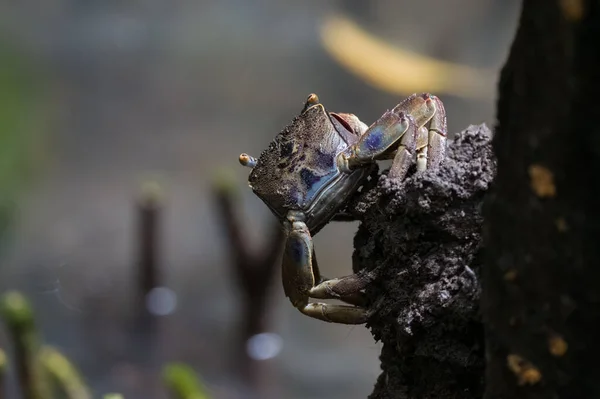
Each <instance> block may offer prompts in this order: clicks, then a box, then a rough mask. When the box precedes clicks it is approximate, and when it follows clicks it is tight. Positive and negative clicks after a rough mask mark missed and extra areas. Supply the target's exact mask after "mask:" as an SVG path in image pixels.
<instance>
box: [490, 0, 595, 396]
mask: <svg viewBox="0 0 600 399" xmlns="http://www.w3.org/2000/svg"><path fill="white" fill-rule="evenodd" d="M598 40H600V2H598V1H591V0H589V1H585V0H581V1H566V0H564V1H547V0H525V1H524V2H523V8H522V16H521V20H520V27H519V30H518V32H517V36H516V38H515V41H514V43H513V46H512V48H511V51H510V56H509V59H508V61H507V63H506V65H505V67H504V69H503V71H502V74H501V80H500V86H499V90H500V91H499V103H498V127H497V129H496V135H495V138H494V142H493V145H494V151H495V154H496V156H497V160H498V175H497V178H496V181H495V183H494V189H493V190H492V192H491V195H490V197H489V198H488V201H486V206H485V218H486V237H485V246H486V263H485V268H484V273H483V302H482V312H483V315H484V321H485V323H486V340H487V342H486V349H487V352H488V354H487V357H488V364H487V368H486V391H485V397H486V398H489V399H491V398H517V399H518V398H581V397H586V398H598V397H600V367H598V359H600V306H599V305H600V290H599V284H600V267H599V264H600V245H599V244H598V240H599V238H600V206H599V205H598V204H600V202H599V201H600V199H599V198H600V197H599V194H600V125H599V124H598V122H597V120H598V113H599V112H600V95H599V93H600V44H599V43H600V42H599V41H598Z"/></svg>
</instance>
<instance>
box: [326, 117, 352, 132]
mask: <svg viewBox="0 0 600 399" xmlns="http://www.w3.org/2000/svg"><path fill="white" fill-rule="evenodd" d="M331 116H333V117H334V118H335V120H336V121H338V122H339V123H340V124H341V125H342V126H344V127H345V128H346V130H348V131H349V132H354V129H352V127H351V126H350V124H349V123H348V122H346V120H345V119H344V118H342V117H341V116H339V115H338V114H334V113H332V114H331Z"/></svg>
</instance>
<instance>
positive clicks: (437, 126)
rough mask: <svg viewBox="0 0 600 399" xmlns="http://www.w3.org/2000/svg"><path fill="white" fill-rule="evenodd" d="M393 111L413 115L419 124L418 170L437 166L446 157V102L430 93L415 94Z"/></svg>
mask: <svg viewBox="0 0 600 399" xmlns="http://www.w3.org/2000/svg"><path fill="white" fill-rule="evenodd" d="M393 111H395V112H404V113H406V114H409V115H411V116H412V117H413V118H414V120H415V123H416V124H417V128H418V134H417V170H418V171H423V170H425V169H429V168H432V167H437V166H438V165H439V164H440V163H441V161H442V160H443V158H444V152H445V151H444V150H445V145H446V131H447V128H446V110H445V109H444V104H442V102H441V101H440V99H439V98H438V97H436V96H434V95H432V94H429V93H421V94H419V95H417V94H413V95H411V96H410V97H408V98H406V99H405V100H404V101H402V102H401V103H400V104H398V105H397V106H396V107H394V109H393Z"/></svg>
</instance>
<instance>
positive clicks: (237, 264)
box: [213, 175, 283, 388]
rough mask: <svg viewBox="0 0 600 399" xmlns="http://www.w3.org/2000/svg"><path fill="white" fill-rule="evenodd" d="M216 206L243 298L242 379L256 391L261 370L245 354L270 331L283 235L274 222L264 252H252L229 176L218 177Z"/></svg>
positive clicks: (215, 195)
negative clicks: (272, 295) (272, 291)
mask: <svg viewBox="0 0 600 399" xmlns="http://www.w3.org/2000/svg"><path fill="white" fill-rule="evenodd" d="M213 192H214V197H215V202H216V205H217V207H218V210H219V214H220V216H221V219H222V221H223V224H224V226H225V230H226V234H227V237H228V240H229V244H230V246H231V256H232V262H231V266H232V269H233V276H234V278H235V281H236V283H237V286H238V288H239V289H240V291H241V293H242V295H243V298H242V302H243V303H242V310H241V311H242V323H243V326H242V329H241V331H240V342H239V351H240V356H241V359H239V360H238V365H239V367H240V370H241V373H242V376H243V377H244V378H245V379H246V381H247V382H248V384H249V386H251V387H254V388H257V387H258V385H259V383H258V377H259V373H260V371H259V370H260V368H259V367H258V364H256V360H254V359H252V358H251V357H250V356H249V355H248V353H247V350H246V344H247V342H248V339H250V338H251V337H253V336H255V335H256V334H259V333H262V332H265V330H266V329H267V314H268V294H269V289H268V288H269V287H270V286H271V283H272V281H273V277H274V276H275V268H276V265H277V261H278V260H279V257H280V255H281V250H282V247H283V245H282V244H283V231H282V229H281V225H280V224H279V223H278V222H275V221H274V222H273V227H272V229H271V235H270V237H269V241H268V242H267V244H266V245H264V246H263V247H262V248H258V249H256V248H250V247H249V245H248V241H247V240H246V238H245V233H246V232H247V231H248V230H250V229H246V228H244V224H243V223H241V222H240V220H239V209H240V208H241V205H240V204H239V202H238V201H239V192H238V191H237V184H236V183H235V182H234V181H233V179H231V178H229V177H228V176H225V175H221V176H219V177H218V178H217V179H216V181H215V184H214V185H213Z"/></svg>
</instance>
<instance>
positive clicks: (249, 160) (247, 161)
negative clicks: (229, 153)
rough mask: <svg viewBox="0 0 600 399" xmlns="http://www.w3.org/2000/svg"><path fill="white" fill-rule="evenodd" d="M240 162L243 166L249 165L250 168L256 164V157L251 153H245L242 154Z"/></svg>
mask: <svg viewBox="0 0 600 399" xmlns="http://www.w3.org/2000/svg"><path fill="white" fill-rule="evenodd" d="M239 159H240V163H241V164H242V166H247V167H249V168H253V167H255V166H256V158H254V157H251V156H250V155H248V154H246V153H244V154H240V158H239Z"/></svg>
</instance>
